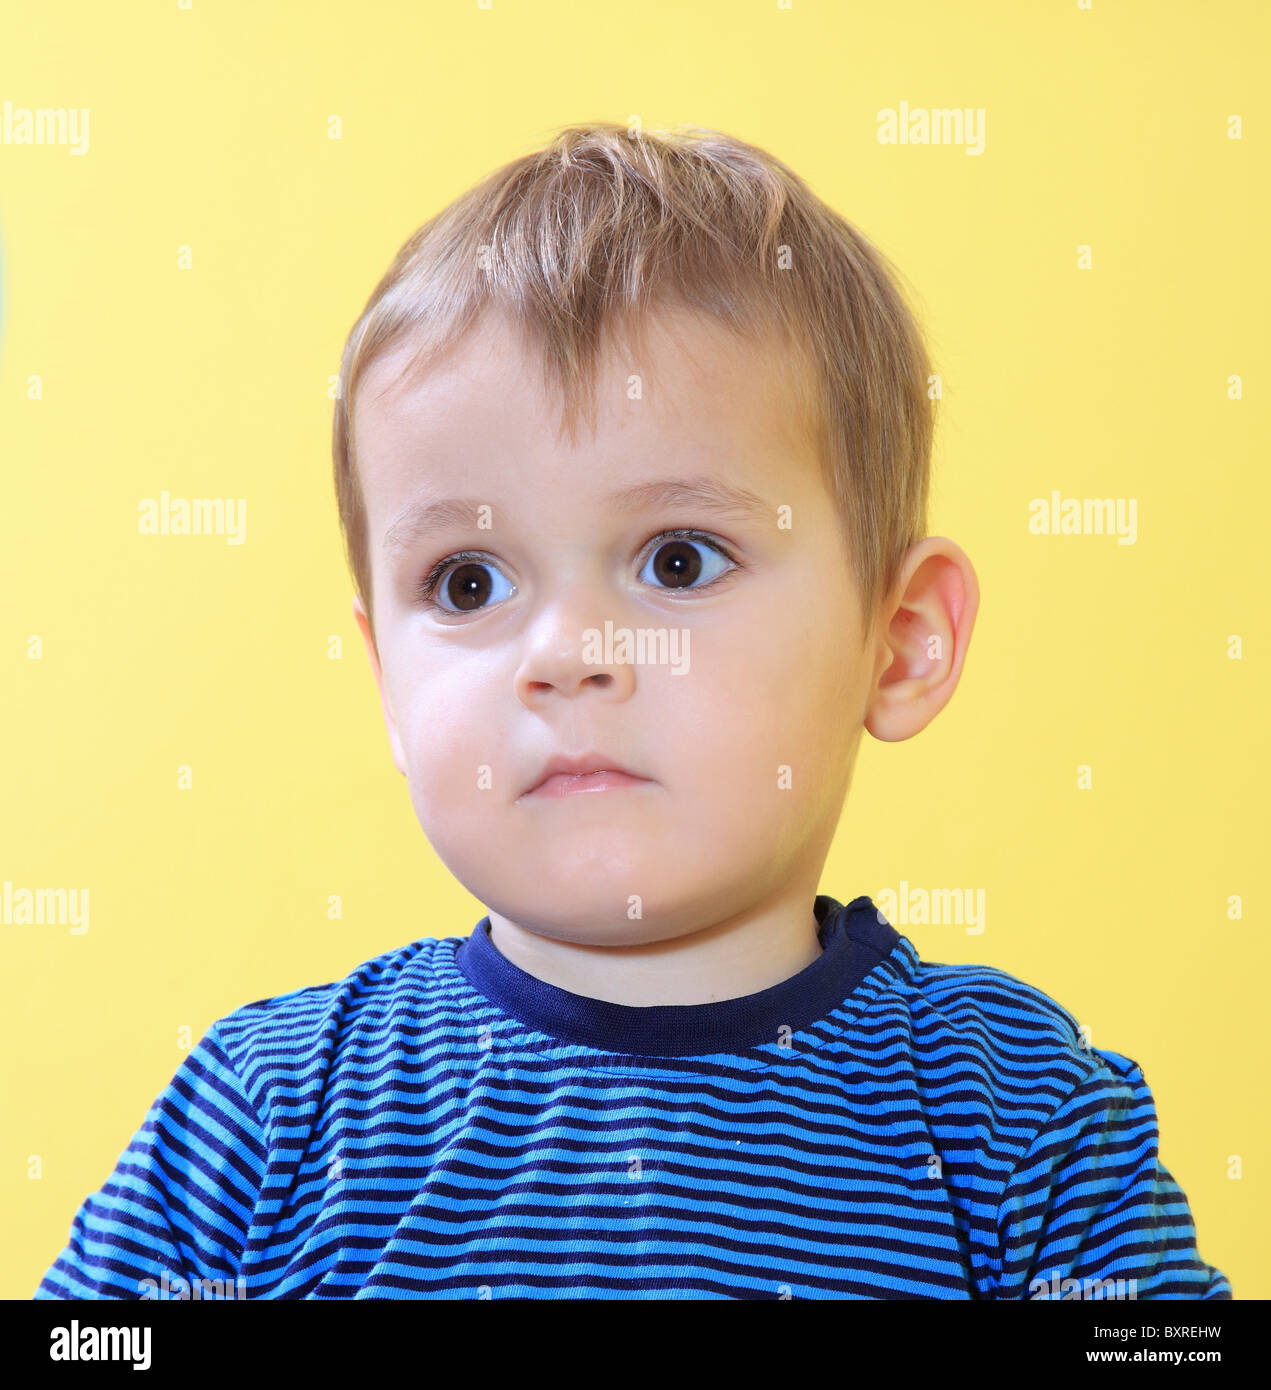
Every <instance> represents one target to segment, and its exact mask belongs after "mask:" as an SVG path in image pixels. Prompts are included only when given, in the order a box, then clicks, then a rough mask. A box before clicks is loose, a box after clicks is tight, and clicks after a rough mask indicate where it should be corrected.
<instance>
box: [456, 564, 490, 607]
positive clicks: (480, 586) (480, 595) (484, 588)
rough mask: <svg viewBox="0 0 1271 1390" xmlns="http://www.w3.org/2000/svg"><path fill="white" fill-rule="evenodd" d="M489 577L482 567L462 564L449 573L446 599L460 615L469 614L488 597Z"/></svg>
mask: <svg viewBox="0 0 1271 1390" xmlns="http://www.w3.org/2000/svg"><path fill="white" fill-rule="evenodd" d="M493 587H494V586H493V585H492V584H491V583H490V576H489V574H488V573H487V570H486V567H485V566H484V565H474V564H471V563H469V564H463V565H459V566H457V567H456V568H455V569H453V570H451V571H450V577H449V578H448V579H447V580H446V584H445V589H446V597H447V598H448V599H449V600H450V602H451V603H453V604H454V606H455V608H456V609H457V610H458V611H459V612H460V613H471V612H472V611H473V609H474V608H480V607H481V605H482V604H483V603H484V602H485V601H486V599H488V598H489V597H490V590H491V589H492V588H493Z"/></svg>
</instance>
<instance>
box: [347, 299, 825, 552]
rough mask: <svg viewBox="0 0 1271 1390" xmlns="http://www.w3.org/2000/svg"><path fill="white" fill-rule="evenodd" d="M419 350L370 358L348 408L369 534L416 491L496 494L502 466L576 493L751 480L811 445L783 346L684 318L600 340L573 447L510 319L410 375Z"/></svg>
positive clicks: (661, 317)
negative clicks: (708, 479)
mask: <svg viewBox="0 0 1271 1390" xmlns="http://www.w3.org/2000/svg"><path fill="white" fill-rule="evenodd" d="M416 347H417V345H416V344H415V343H413V342H409V341H408V342H405V343H403V344H401V345H400V346H398V347H395V348H394V349H393V350H391V351H390V352H388V353H386V354H384V355H382V356H381V357H380V358H378V359H376V360H375V361H374V362H373V363H372V364H371V365H370V366H369V367H368V369H367V370H366V372H365V374H364V375H363V377H362V380H361V381H360V382H359V385H358V390H357V393H356V396H355V400H354V410H353V423H354V431H355V439H356V450H357V459H358V469H359V473H360V475H361V481H362V487H363V493H364V496H365V498H366V504H367V511H368V520H369V521H370V523H371V527H372V531H373V533H374V532H375V531H376V530H377V529H379V530H382V528H383V527H384V526H386V525H387V524H388V523H389V522H390V521H391V519H392V514H393V512H394V510H395V509H396V508H397V507H398V506H400V505H401V504H403V503H404V502H406V501H409V500H410V499H411V498H412V497H414V496H415V495H416V494H417V492H418V490H419V489H420V487H421V486H423V485H433V486H435V487H437V488H438V489H439V490H453V489H454V488H456V487H458V486H459V485H460V484H462V490H463V491H464V492H465V493H466V494H468V495H471V494H472V491H473V489H474V488H475V489H476V490H478V491H480V490H481V489H482V488H483V487H484V488H486V489H487V492H490V491H497V490H498V483H499V482H500V480H501V481H503V482H505V483H506V482H509V481H511V480H510V479H509V477H508V470H509V469H512V470H513V471H514V473H515V478H516V481H517V482H519V484H520V486H521V487H522V488H526V487H530V486H534V487H536V488H537V489H540V490H541V489H542V488H550V487H551V486H552V485H553V483H555V484H557V485H559V486H563V487H568V489H569V492H570V495H571V496H572V497H575V498H579V497H583V496H585V494H586V493H587V492H588V491H589V489H590V490H594V491H595V492H596V493H597V495H599V494H601V493H608V492H610V491H612V489H613V486H614V484H615V481H616V480H625V479H631V480H635V481H638V480H639V479H641V478H643V477H650V478H651V477H655V476H656V477H665V476H667V475H668V474H675V473H683V474H698V473H701V472H703V471H712V472H716V473H733V474H736V473H737V472H739V471H740V472H742V473H745V474H747V475H748V480H749V481H750V482H751V483H752V485H753V484H760V483H761V482H762V481H763V479H764V478H765V477H766V476H770V469H771V466H772V465H773V464H777V465H783V471H788V470H789V469H790V468H791V467H792V466H793V457H792V456H793V455H796V454H806V453H807V452H808V450H809V446H810V442H811V441H810V438H809V431H808V423H809V420H808V411H807V389H806V388H807V380H806V377H805V375H804V371H805V368H803V367H802V366H801V364H796V362H795V361H794V360H793V354H792V352H791V350H790V349H789V348H787V347H786V346H785V345H784V344H783V343H781V342H780V341H779V340H773V339H760V340H757V341H750V340H746V339H742V338H740V337H739V336H738V335H737V334H735V333H733V332H731V331H730V330H729V329H727V328H726V327H724V326H723V325H721V324H718V323H715V322H714V321H712V320H710V319H707V318H703V317H702V316H700V315H697V314H694V313H692V312H691V311H688V310H683V309H670V310H664V311H662V312H659V313H658V314H656V315H650V316H648V317H646V318H645V319H644V320H642V321H641V322H640V323H639V325H638V331H637V332H636V333H635V334H634V335H632V336H631V337H630V338H626V337H617V336H614V337H611V338H610V339H608V340H607V341H606V343H605V344H604V346H603V348H602V350H601V352H600V354H599V360H598V363H597V371H596V377H595V382H596V390H595V403H596V413H595V430H594V432H592V431H591V430H589V428H588V426H587V423H586V421H585V420H582V421H580V424H579V431H578V434H577V436H576V439H575V440H574V441H573V442H569V441H567V440H566V438H565V436H564V433H563V428H562V426H563V415H562V405H563V402H562V400H561V399H560V398H559V396H558V395H557V394H556V393H555V392H551V391H549V390H548V389H547V385H546V379H545V377H544V374H543V366H542V361H541V359H539V358H537V357H536V356H535V354H534V353H533V352H532V351H531V350H528V349H527V348H526V347H525V346H524V344H523V341H522V338H521V335H520V334H519V332H518V331H517V330H516V328H515V327H514V325H512V324H510V323H509V322H508V321H507V320H506V319H503V318H501V317H499V316H496V315H487V316H486V317H485V318H483V319H482V320H480V321H479V322H478V323H477V325H476V326H475V327H474V328H473V329H472V330H471V331H470V332H469V334H468V335H466V336H465V337H464V338H463V339H462V340H461V341H460V342H459V344H458V345H457V346H456V347H455V348H453V349H452V350H451V351H450V352H449V353H448V354H447V355H446V356H445V357H443V358H441V359H440V360H438V361H436V362H435V363H433V364H431V365H429V366H428V367H427V368H426V369H425V370H424V371H423V372H422V373H418V374H414V375H412V374H411V373H410V372H409V368H410V365H411V359H412V357H413V355H414V353H415V351H416ZM593 484H594V488H593V487H592V485H593ZM491 500H492V501H497V500H499V499H498V498H496V497H492V498H491Z"/></svg>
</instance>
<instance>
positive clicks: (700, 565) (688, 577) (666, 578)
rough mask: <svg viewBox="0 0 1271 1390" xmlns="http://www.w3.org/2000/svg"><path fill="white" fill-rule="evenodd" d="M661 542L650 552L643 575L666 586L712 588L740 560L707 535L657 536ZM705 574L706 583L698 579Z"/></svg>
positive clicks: (694, 533)
mask: <svg viewBox="0 0 1271 1390" xmlns="http://www.w3.org/2000/svg"><path fill="white" fill-rule="evenodd" d="M657 539H658V540H659V541H660V544H658V545H657V547H656V549H655V550H654V551H653V552H652V553H651V554H650V556H649V558H648V561H647V562H646V564H645V566H644V570H643V571H642V572H641V575H640V578H641V579H642V580H644V582H645V583H647V584H653V585H654V586H655V587H659V588H663V589H688V588H697V589H709V588H710V587H711V585H712V584H713V583H714V582H715V580H716V579H719V578H720V577H721V576H722V575H724V574H725V573H726V572H727V571H728V570H730V569H738V568H740V566H739V564H738V562H737V561H736V560H734V559H733V558H732V557H731V556H729V555H727V554H726V553H725V552H724V550H723V549H722V548H721V547H720V546H718V545H716V543H715V542H714V541H712V540H708V539H707V538H706V537H705V536H704V535H701V534H700V533H698V532H696V531H695V532H693V533H691V534H689V535H684V534H676V533H670V534H668V535H664V536H662V537H659V538H657ZM703 573H705V576H706V582H705V583H703V584H699V583H698V582H697V581H698V579H699V578H701V576H702V575H703Z"/></svg>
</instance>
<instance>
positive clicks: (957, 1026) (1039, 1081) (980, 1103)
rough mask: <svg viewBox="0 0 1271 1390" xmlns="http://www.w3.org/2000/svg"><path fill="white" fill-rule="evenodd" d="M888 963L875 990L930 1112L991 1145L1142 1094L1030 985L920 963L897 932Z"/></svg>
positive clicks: (1133, 1066) (1131, 1069) (1129, 1071)
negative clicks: (968, 1127) (972, 1125)
mask: <svg viewBox="0 0 1271 1390" xmlns="http://www.w3.org/2000/svg"><path fill="white" fill-rule="evenodd" d="M888 964H889V966H890V967H891V968H890V969H889V970H888V972H887V973H886V976H885V977H883V979H884V984H883V988H882V990H881V993H882V994H883V995H884V996H889V997H890V1000H891V1007H892V1009H893V1010H894V1011H896V1012H897V1015H898V1017H897V1024H898V1026H901V1027H902V1028H903V1030H904V1033H905V1035H906V1043H907V1046H908V1048H909V1050H910V1051H911V1054H912V1057H913V1063H914V1067H915V1071H916V1073H917V1075H918V1078H919V1079H920V1084H921V1085H922V1088H923V1092H924V1095H925V1096H926V1098H927V1101H928V1102H929V1103H930V1104H931V1105H932V1106H933V1107H934V1108H936V1109H943V1107H944V1106H946V1105H948V1106H950V1107H951V1109H952V1110H953V1111H956V1112H960V1113H961V1114H963V1115H964V1116H965V1117H967V1118H968V1119H970V1118H971V1117H973V1116H975V1115H978V1116H980V1118H981V1119H982V1121H983V1122H984V1124H985V1125H986V1126H987V1127H988V1131H989V1132H992V1133H994V1134H995V1136H996V1137H997V1138H998V1139H1005V1138H1006V1135H1007V1134H1009V1135H1010V1138H1011V1140H1013V1141H1015V1142H1020V1141H1027V1139H1028V1138H1029V1137H1030V1136H1031V1135H1035V1134H1036V1133H1037V1131H1038V1129H1039V1128H1041V1127H1043V1126H1045V1125H1046V1124H1047V1123H1048V1122H1049V1121H1050V1120H1051V1119H1052V1118H1054V1117H1056V1116H1057V1115H1058V1114H1059V1112H1060V1111H1061V1109H1064V1108H1065V1107H1067V1108H1071V1107H1073V1106H1076V1105H1079V1104H1082V1103H1086V1102H1088V1103H1089V1104H1091V1105H1098V1104H1102V1105H1103V1106H1104V1107H1105V1108H1112V1109H1117V1108H1123V1107H1124V1106H1126V1105H1130V1104H1134V1103H1138V1102H1141V1101H1143V1100H1144V1099H1146V1098H1148V1097H1149V1095H1150V1093H1149V1092H1148V1091H1147V1086H1146V1082H1145V1081H1144V1078H1143V1073H1142V1071H1141V1070H1140V1068H1139V1066H1138V1064H1137V1063H1136V1062H1134V1061H1132V1060H1131V1059H1129V1058H1128V1057H1125V1056H1122V1055H1121V1054H1120V1053H1118V1052H1114V1051H1111V1050H1110V1049H1108V1048H1106V1047H1096V1046H1095V1045H1094V1042H1093V1039H1092V1035H1091V1031H1090V1029H1089V1028H1088V1027H1086V1026H1083V1024H1082V1023H1081V1022H1080V1020H1079V1019H1078V1018H1077V1017H1076V1016H1075V1015H1074V1014H1073V1013H1072V1012H1071V1010H1069V1009H1068V1008H1067V1007H1065V1005H1064V1004H1063V1003H1061V1002H1060V1001H1059V1000H1057V999H1055V998H1054V997H1053V996H1051V995H1050V994H1048V993H1047V992H1046V991H1045V990H1042V989H1040V988H1038V987H1037V986H1036V985H1035V984H1032V983H1030V982H1029V981H1027V980H1023V979H1021V978H1019V977H1018V976H1017V975H1013V974H1011V973H1010V972H1009V971H1006V970H1003V969H1000V968H998V967H996V966H991V965H981V964H976V963H971V962H963V963H949V962H943V961H931V960H924V959H922V957H921V956H920V955H919V953H918V951H917V949H916V947H915V946H914V944H913V942H912V941H910V940H909V939H908V938H907V937H904V936H900V935H899V933H897V937H896V942H895V946H894V949H893V951H892V953H891V955H890V957H889V960H888ZM879 1002H883V1001H882V1000H880V1001H879ZM884 1007H886V1005H884ZM1083 1098H1084V1101H1083ZM1065 1113H1066V1112H1065ZM1012 1146H1013V1145H1012V1144H1010V1143H1008V1144H1007V1147H1012Z"/></svg>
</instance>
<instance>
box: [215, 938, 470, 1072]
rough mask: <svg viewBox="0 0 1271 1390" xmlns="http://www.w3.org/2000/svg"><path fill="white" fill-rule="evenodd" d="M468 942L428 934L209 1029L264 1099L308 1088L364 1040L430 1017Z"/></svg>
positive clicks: (236, 1013)
mask: <svg viewBox="0 0 1271 1390" xmlns="http://www.w3.org/2000/svg"><path fill="white" fill-rule="evenodd" d="M463 940H464V938H462V937H444V938H439V937H421V938H419V939H418V940H415V941H412V942H410V943H409V944H407V945H405V946H400V947H397V948H395V949H393V950H391V951H385V952H384V953H382V954H381V955H378V956H373V957H371V958H370V959H369V960H365V961H363V962H362V963H361V964H360V965H358V966H356V967H355V968H354V969H353V970H351V971H350V972H349V973H348V974H347V975H345V976H343V977H342V978H340V979H337V980H331V981H328V982H327V983H325V984H317V985H306V986H303V987H301V988H298V989H293V990H288V991H287V992H285V993H282V994H274V995H270V996H268V997H266V998H263V999H256V1000H253V1001H252V1002H251V1003H247V1004H242V1005H240V1006H239V1007H238V1008H236V1009H234V1010H232V1011H231V1012H230V1013H227V1014H225V1015H224V1016H223V1017H221V1018H219V1019H217V1021H216V1022H215V1023H214V1024H213V1025H212V1027H211V1028H210V1029H209V1030H208V1037H209V1039H211V1040H212V1041H213V1042H215V1043H216V1044H217V1045H219V1047H220V1048H221V1049H222V1050H223V1051H224V1053H225V1055H226V1056H227V1058H228V1059H229V1061H230V1062H231V1063H232V1064H233V1066H234V1068H235V1070H236V1071H237V1072H238V1074H239V1076H240V1077H242V1079H243V1081H244V1082H245V1084H246V1085H247V1086H248V1088H249V1090H251V1091H252V1092H253V1094H254V1096H256V1098H258V1099H259V1098H261V1095H262V1093H263V1092H269V1091H273V1090H276V1089H277V1087H278V1086H279V1085H280V1084H302V1083H304V1081H305V1080H306V1079H308V1080H312V1079H314V1078H316V1077H317V1076H318V1075H319V1073H320V1072H321V1071H322V1070H324V1069H330V1067H331V1066H332V1065H333V1063H334V1062H335V1060H336V1059H337V1057H338V1055H339V1054H340V1053H341V1052H343V1051H346V1050H349V1049H350V1048H351V1049H354V1050H356V1048H357V1046H358V1044H359V1042H362V1041H372V1042H373V1041H377V1040H379V1039H382V1038H383V1037H384V1036H386V1035H388V1034H390V1033H392V1032H393V1031H394V1029H396V1028H398V1027H406V1028H407V1029H409V1027H410V1022H411V1020H414V1021H415V1022H416V1023H418V1022H421V1021H423V1020H426V1018H427V1016H428V1014H429V1012H430V1011H431V1009H432V1008H433V1007H434V1006H435V1005H436V1004H437V1003H438V1002H439V1001H441V1000H442V999H443V998H444V996H445V995H446V993H447V992H448V990H449V988H450V979H449V977H450V975H453V973H454V967H453V959H454V953H455V951H456V949H457V948H458V947H459V946H460V945H461V944H462V943H463Z"/></svg>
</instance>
